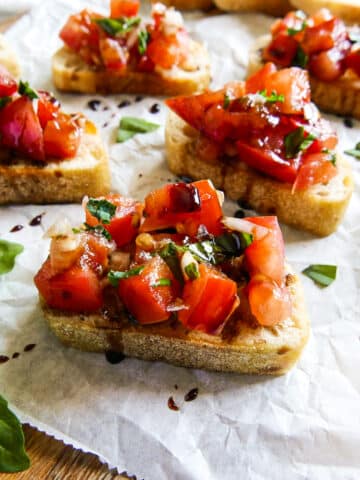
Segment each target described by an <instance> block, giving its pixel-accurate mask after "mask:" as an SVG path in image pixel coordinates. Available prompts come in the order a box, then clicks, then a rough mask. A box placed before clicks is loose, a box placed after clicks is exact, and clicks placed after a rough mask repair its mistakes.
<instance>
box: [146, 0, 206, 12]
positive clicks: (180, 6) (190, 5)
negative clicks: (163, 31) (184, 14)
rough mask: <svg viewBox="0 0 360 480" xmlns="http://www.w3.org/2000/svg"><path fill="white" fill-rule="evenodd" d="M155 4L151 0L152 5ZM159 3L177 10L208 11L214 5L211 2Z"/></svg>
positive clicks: (177, 0)
mask: <svg viewBox="0 0 360 480" xmlns="http://www.w3.org/2000/svg"><path fill="white" fill-rule="evenodd" d="M156 2H157V0H152V3H156ZM161 3H162V4H164V5H166V6H167V7H174V8H176V9H177V10H209V9H210V8H211V7H212V6H213V5H214V4H213V2H212V0H161Z"/></svg>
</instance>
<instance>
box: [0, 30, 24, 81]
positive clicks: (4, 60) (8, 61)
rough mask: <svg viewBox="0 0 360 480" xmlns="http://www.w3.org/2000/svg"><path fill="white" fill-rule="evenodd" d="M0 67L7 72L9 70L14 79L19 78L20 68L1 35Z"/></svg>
mask: <svg viewBox="0 0 360 480" xmlns="http://www.w3.org/2000/svg"><path fill="white" fill-rule="evenodd" d="M0 65H4V67H5V68H6V69H7V70H9V72H10V73H11V74H12V75H13V76H14V77H15V78H19V76H20V66H19V63H18V61H17V58H16V55H15V53H14V52H13V51H12V49H11V47H10V45H9V44H8V43H7V41H6V40H5V38H4V37H3V36H2V35H1V34H0Z"/></svg>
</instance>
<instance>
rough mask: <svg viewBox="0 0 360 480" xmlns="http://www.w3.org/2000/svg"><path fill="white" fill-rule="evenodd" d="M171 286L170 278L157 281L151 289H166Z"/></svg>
mask: <svg viewBox="0 0 360 480" xmlns="http://www.w3.org/2000/svg"><path fill="white" fill-rule="evenodd" d="M169 285H171V280H170V278H159V280H158V281H157V282H155V283H153V284H152V285H151V287H155V288H157V287H168V286H169Z"/></svg>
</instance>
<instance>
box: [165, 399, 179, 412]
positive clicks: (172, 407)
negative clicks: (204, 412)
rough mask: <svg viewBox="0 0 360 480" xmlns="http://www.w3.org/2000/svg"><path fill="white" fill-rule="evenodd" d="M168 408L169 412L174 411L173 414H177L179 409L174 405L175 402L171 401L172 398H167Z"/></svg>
mask: <svg viewBox="0 0 360 480" xmlns="http://www.w3.org/2000/svg"><path fill="white" fill-rule="evenodd" d="M168 407H169V408H170V410H174V412H177V411H178V410H180V409H179V407H178V406H177V405H176V403H175V400H174V399H173V397H169V399H168Z"/></svg>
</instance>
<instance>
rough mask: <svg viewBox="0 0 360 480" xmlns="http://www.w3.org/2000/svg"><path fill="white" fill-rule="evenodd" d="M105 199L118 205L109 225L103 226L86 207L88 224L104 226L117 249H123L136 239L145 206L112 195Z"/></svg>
mask: <svg viewBox="0 0 360 480" xmlns="http://www.w3.org/2000/svg"><path fill="white" fill-rule="evenodd" d="M102 198H105V199H106V200H108V201H109V202H110V203H112V204H114V205H116V207H117V208H116V213H115V215H114V217H113V218H112V219H111V220H110V223H109V224H102V223H101V222H100V221H99V220H98V219H97V218H95V217H93V216H92V215H91V213H90V212H89V211H88V210H87V209H86V207H85V214H86V223H88V224H89V225H91V226H92V227H95V226H96V225H100V224H101V225H102V226H103V227H104V228H105V229H106V230H107V231H108V232H109V233H110V235H111V237H112V239H113V240H114V242H115V243H116V245H117V247H123V246H124V245H126V244H128V243H130V242H131V240H133V238H135V236H136V235H137V233H138V231H139V224H140V218H141V215H142V211H143V204H142V203H140V202H138V201H136V200H132V199H130V198H125V197H122V196H121V195H117V194H112V195H106V196H105V197H99V199H102Z"/></svg>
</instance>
